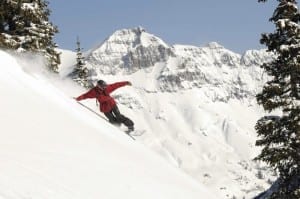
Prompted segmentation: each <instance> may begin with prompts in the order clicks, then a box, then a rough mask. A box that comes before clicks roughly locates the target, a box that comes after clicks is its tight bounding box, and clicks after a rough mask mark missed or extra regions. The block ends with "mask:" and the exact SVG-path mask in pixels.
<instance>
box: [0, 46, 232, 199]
mask: <svg viewBox="0 0 300 199" xmlns="http://www.w3.org/2000/svg"><path fill="white" fill-rule="evenodd" d="M0 65H1V73H0V92H1V100H0V110H1V112H0V122H1V127H0V128H1V131H0V198H1V199H25V198H31V199H68V198H70V199H96V198H105V199H120V198H124V199H125V198H128V199H141V198H143V199H147V198H148V199H154V198H155V199H159V198H160V199H176V198H177V199H186V198H189V199H192V198H195V199H199V198H206V199H207V198H217V197H214V196H212V194H210V193H209V192H208V191H207V190H206V188H204V186H203V185H201V184H200V183H197V182H196V181H194V180H192V179H191V178H190V177H188V176H187V175H186V174H183V173H181V172H180V171H179V169H177V168H175V167H174V166H171V165H170V164H168V163H166V162H165V160H163V159H162V158H161V157H159V156H157V155H156V154H155V153H153V152H151V151H150V150H149V149H147V148H145V147H144V146H143V145H142V144H140V143H139V142H140V141H133V140H131V139H130V138H129V137H128V136H127V135H125V134H124V133H123V132H122V131H120V130H119V129H118V128H116V127H113V126H111V125H110V124H108V123H107V122H105V121H104V120H102V119H99V117H97V116H95V115H94V114H93V113H91V112H89V111H87V110H86V109H84V108H83V107H81V106H80V105H78V104H77V103H76V102H74V100H72V99H71V96H72V95H73V96H75V95H78V94H80V93H81V92H83V89H82V88H78V87H76V86H75V85H74V83H72V82H69V81H68V80H60V79H58V78H57V77H55V76H54V75H52V74H49V73H48V72H47V71H46V70H45V69H44V67H43V64H42V60H40V59H38V58H33V57H31V58H30V59H28V58H26V57H25V58H18V59H16V58H14V57H12V56H10V55H9V54H7V53H5V52H3V51H0ZM128 90H129V88H128ZM65 91H68V93H67V92H65ZM178 105H179V106H181V105H180V104H178ZM168 106H172V105H171V104H169V105H168ZM160 108H161V107H157V110H156V111H155V112H157V111H158V110H159V109H160ZM179 110H180V111H184V110H185V107H184V106H183V107H182V108H181V109H179ZM157 113H159V112H157ZM128 114H129V113H128ZM161 114H162V115H161V117H163V112H162V113H161ZM208 119H209V118H208ZM151 122H152V124H153V125H157V123H155V122H154V121H151ZM207 124H209V123H207ZM158 125H159V123H158ZM191 128H192V126H191ZM163 130H164V128H163V129H161V131H163ZM157 133H158V132H157ZM166 136H169V135H166ZM191 136H193V135H191ZM201 139H205V137H203V138H201ZM146 140H147V139H146ZM157 141H158V140H157ZM191 141H192V140H191ZM148 142H150V140H149V141H148ZM152 142H153V145H156V144H158V143H155V140H152ZM182 142H183V143H182V144H186V143H185V141H182ZM192 142H193V145H192V147H194V146H195V147H196V146H197V145H196V142H194V141H192ZM164 144H165V146H168V141H166V142H165V143H164ZM208 145H209V143H207V147H208ZM197 147H200V148H201V147H205V146H201V145H199V146H197ZM178 150H179V149H178ZM224 150H225V151H227V150H229V149H227V148H226V147H225V146H224ZM218 152H219V153H221V151H218ZM184 153H187V151H184ZM199 155H200V156H201V154H199ZM170 156H171V154H170ZM203 158H207V159H211V158H216V159H219V158H217V157H203ZM222 158H225V157H222ZM205 165H206V166H209V164H208V163H205ZM205 165H204V166H205Z"/></svg>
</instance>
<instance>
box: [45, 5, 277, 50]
mask: <svg viewBox="0 0 300 199" xmlns="http://www.w3.org/2000/svg"><path fill="white" fill-rule="evenodd" d="M49 2H50V4H49V8H50V9H51V11H52V13H51V15H50V21H51V22H52V23H53V24H54V25H57V26H58V28H59V31H60V32H59V33H58V34H56V35H55V42H56V43H57V44H58V45H59V47H60V48H63V49H69V50H74V49H75V48H76V37H77V36H79V38H80V41H81V46H82V47H83V48H84V51H85V50H89V49H91V48H93V47H95V46H97V45H98V44H100V43H102V42H103V41H104V40H105V39H106V38H107V37H109V36H110V35H111V34H113V32H115V31H116V30H119V29H123V28H134V27H137V26H142V27H143V28H145V29H146V31H147V32H149V33H151V34H154V35H156V36H158V37H160V38H161V39H162V40H164V41H165V42H166V43H168V44H170V45H172V44H187V45H195V46H203V45H205V44H207V43H208V42H212V41H215V42H218V43H220V44H221V45H223V46H224V47H226V48H228V49H230V50H232V51H234V52H237V53H243V52H244V51H245V50H248V49H261V48H264V46H262V45H260V44H259V39H260V35H261V33H263V32H273V31H274V25H273V24H272V23H271V22H269V18H270V17H271V15H272V13H273V11H274V9H275V7H276V5H277V1H275V0H269V1H268V2H267V3H258V2H257V0H72V1H62V0H50V1H49Z"/></svg>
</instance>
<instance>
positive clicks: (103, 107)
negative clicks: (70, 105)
mask: <svg viewBox="0 0 300 199" xmlns="http://www.w3.org/2000/svg"><path fill="white" fill-rule="evenodd" d="M128 84H129V82H116V83H114V84H108V85H107V86H106V88H105V89H104V90H102V89H100V88H99V87H97V86H96V87H94V88H92V89H91V90H89V91H88V92H87V93H85V94H83V95H80V96H79V97H77V98H76V100H77V101H80V100H84V99H87V98H96V99H97V100H98V101H99V102H100V111H101V112H104V113H107V112H110V111H111V109H112V108H113V107H114V106H115V105H116V101H115V100H114V98H112V97H111V96H110V95H109V94H110V93H111V92H113V91H114V90H116V89H117V88H120V87H122V86H126V85H128Z"/></svg>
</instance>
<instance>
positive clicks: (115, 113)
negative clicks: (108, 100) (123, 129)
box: [104, 105, 134, 130]
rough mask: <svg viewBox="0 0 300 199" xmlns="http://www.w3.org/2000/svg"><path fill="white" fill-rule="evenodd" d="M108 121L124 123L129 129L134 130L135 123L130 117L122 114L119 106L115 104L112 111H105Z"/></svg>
mask: <svg viewBox="0 0 300 199" xmlns="http://www.w3.org/2000/svg"><path fill="white" fill-rule="evenodd" d="M104 115H105V116H106V117H107V118H108V121H109V122H110V123H112V124H121V123H122V124H124V125H125V126H127V128H128V129H129V130H134V123H133V121H132V120H131V119H129V118H128V117H125V116H124V115H122V114H121V113H120V111H119V108H118V106H117V105H116V106H114V107H113V108H112V110H111V111H110V112H107V113H104Z"/></svg>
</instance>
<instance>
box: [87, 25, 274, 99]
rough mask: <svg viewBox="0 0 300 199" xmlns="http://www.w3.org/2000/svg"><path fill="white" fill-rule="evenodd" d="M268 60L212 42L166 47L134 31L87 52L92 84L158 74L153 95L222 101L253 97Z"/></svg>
mask: <svg viewBox="0 0 300 199" xmlns="http://www.w3.org/2000/svg"><path fill="white" fill-rule="evenodd" d="M270 59H272V56H271V55H270V54H269V53H267V52H266V51H265V50H249V51H247V52H245V54H244V55H239V54H237V53H234V52H232V51H230V50H228V49H226V48H225V47H223V46H221V45H219V44H218V43H216V42H212V43H209V44H208V45H206V46H204V47H196V46H187V45H174V46H170V45H168V44H166V43H165V42H164V41H162V39H160V38H158V37H156V36H154V35H152V34H150V33H147V32H146V31H145V30H144V29H143V28H141V27H138V28H134V29H123V30H118V31H116V32H115V33H114V34H113V35H111V36H110V37H109V38H108V39H107V40H105V41H104V42H103V43H102V44H101V45H100V46H98V47H97V48H95V49H93V50H92V51H91V52H90V53H89V55H88V56H87V64H88V68H89V70H90V74H91V79H97V78H99V76H101V75H109V74H111V75H116V74H133V73H135V72H137V71H139V70H145V71H148V72H151V71H153V70H159V71H158V75H157V76H156V79H155V80H154V81H157V90H160V91H162V92H176V91H178V90H179V89H180V90H181V89H191V88H202V89H204V90H207V91H206V92H207V93H208V95H212V96H219V97H217V98H216V100H218V99H220V100H223V101H224V100H225V101H226V100H228V99H230V98H233V97H235V98H243V97H249V96H254V95H255V93H256V92H257V89H258V88H260V87H261V85H262V82H263V79H265V78H266V77H265V75H264V74H263V72H262V70H261V69H260V68H259V65H261V64H262V63H263V62H266V61H269V60H270ZM158 65H159V69H157V67H158ZM253 82H254V84H253Z"/></svg>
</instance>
